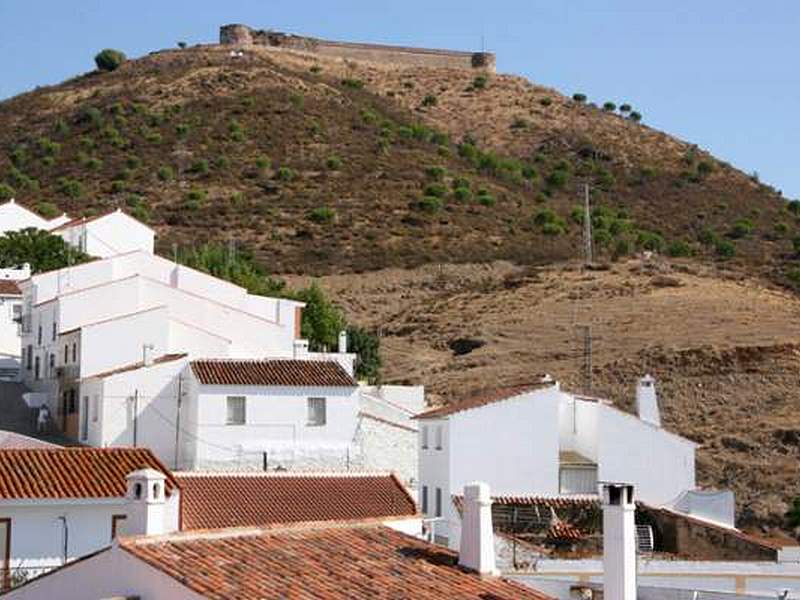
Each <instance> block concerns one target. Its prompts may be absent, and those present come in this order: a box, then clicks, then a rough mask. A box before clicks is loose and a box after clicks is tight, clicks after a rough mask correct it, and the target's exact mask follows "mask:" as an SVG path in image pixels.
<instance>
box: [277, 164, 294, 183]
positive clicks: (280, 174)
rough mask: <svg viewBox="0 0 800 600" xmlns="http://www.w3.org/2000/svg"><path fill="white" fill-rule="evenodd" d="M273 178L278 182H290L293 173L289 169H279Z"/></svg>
mask: <svg viewBox="0 0 800 600" xmlns="http://www.w3.org/2000/svg"><path fill="white" fill-rule="evenodd" d="M275 178H276V179H278V181H291V180H292V179H294V171H292V170H291V169H290V168H289V167H281V168H280V169H278V171H277V172H276V173H275Z"/></svg>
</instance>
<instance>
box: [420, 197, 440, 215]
mask: <svg viewBox="0 0 800 600" xmlns="http://www.w3.org/2000/svg"><path fill="white" fill-rule="evenodd" d="M416 208H417V209H418V210H421V211H422V212H427V213H435V212H439V211H440V210H441V209H442V200H441V198H438V197H437V196H423V197H422V199H420V200H419V202H417V203H416Z"/></svg>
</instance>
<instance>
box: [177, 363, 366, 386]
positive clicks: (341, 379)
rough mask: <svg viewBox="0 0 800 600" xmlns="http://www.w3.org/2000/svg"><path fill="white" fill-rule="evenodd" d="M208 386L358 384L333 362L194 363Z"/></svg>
mask: <svg viewBox="0 0 800 600" xmlns="http://www.w3.org/2000/svg"><path fill="white" fill-rule="evenodd" d="M192 371H193V372H194V374H195V375H196V376H197V379H198V380H199V381H200V383H201V384H204V385H270V386H312V387H355V386H356V382H355V380H354V379H353V378H352V377H351V376H350V375H348V374H347V371H345V370H344V369H343V368H342V366H341V365H340V364H339V363H338V362H336V361H332V360H292V359H273V360H236V359H217V360H193V361H192Z"/></svg>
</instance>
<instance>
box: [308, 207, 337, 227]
mask: <svg viewBox="0 0 800 600" xmlns="http://www.w3.org/2000/svg"><path fill="white" fill-rule="evenodd" d="M335 218H336V211H335V210H333V209H332V208H330V207H328V206H320V207H317V208H315V209H313V210H311V211H309V213H308V220H309V221H313V222H314V223H318V224H320V225H322V224H324V223H331V222H333V220H334V219H335Z"/></svg>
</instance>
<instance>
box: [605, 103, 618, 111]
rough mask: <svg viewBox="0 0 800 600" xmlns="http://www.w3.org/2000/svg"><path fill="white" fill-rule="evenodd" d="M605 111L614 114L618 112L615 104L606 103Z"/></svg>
mask: <svg viewBox="0 0 800 600" xmlns="http://www.w3.org/2000/svg"><path fill="white" fill-rule="evenodd" d="M603 110H604V111H606V112H614V111H615V110H617V105H616V104H614V103H613V102H604V103H603Z"/></svg>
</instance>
